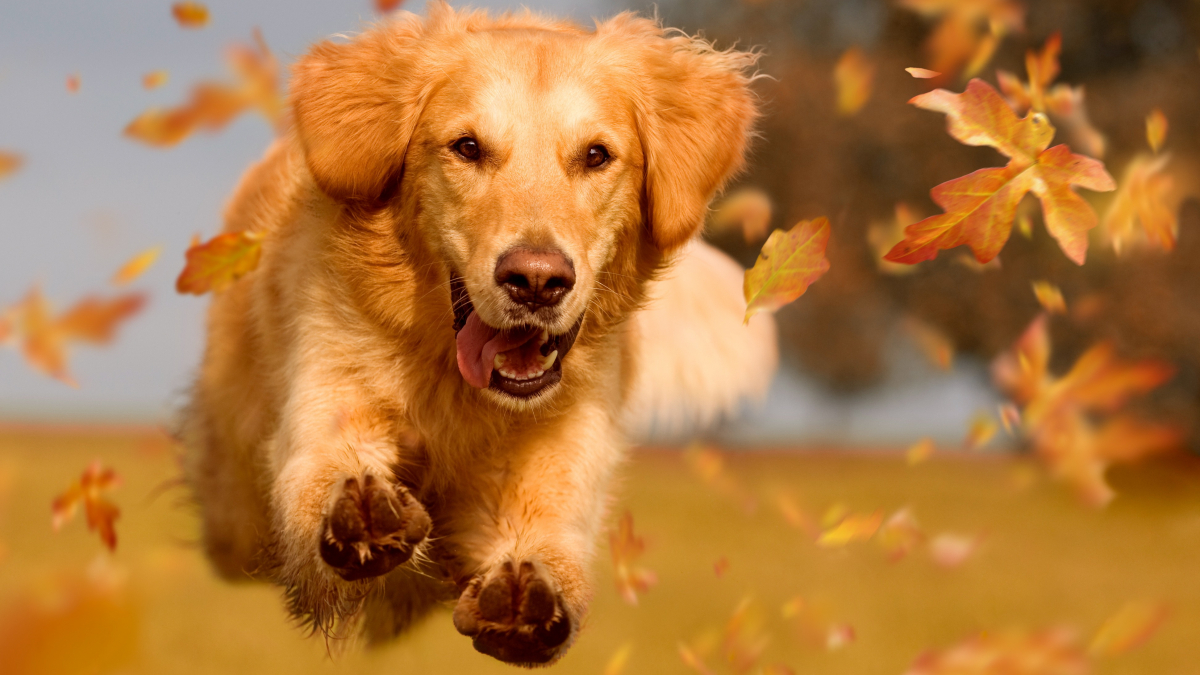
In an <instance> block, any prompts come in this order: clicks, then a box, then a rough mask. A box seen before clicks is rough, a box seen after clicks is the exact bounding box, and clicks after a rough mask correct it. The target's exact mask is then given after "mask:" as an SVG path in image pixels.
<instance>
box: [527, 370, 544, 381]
mask: <svg viewBox="0 0 1200 675" xmlns="http://www.w3.org/2000/svg"><path fill="white" fill-rule="evenodd" d="M545 374H546V371H544V370H539V371H537V372H536V373H531V374H530V375H529V379H531V380H532V379H534V378H538V377H541V376H542V375H545Z"/></svg>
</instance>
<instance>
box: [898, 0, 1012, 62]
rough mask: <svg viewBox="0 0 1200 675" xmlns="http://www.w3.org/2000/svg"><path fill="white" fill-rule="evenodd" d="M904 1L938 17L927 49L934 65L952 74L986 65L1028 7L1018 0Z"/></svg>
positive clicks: (915, 9)
mask: <svg viewBox="0 0 1200 675" xmlns="http://www.w3.org/2000/svg"><path fill="white" fill-rule="evenodd" d="M900 5H901V6H902V7H905V8H907V9H910V10H913V11H915V12H917V13H919V14H921V15H923V16H926V17H930V18H937V19H938V24H937V26H936V27H935V28H934V29H933V32H932V33H931V34H930V35H929V38H928V39H926V41H925V51H926V52H928V54H929V58H930V68H931V69H932V70H934V71H938V72H940V73H947V74H948V75H950V76H954V75H956V74H957V73H959V71H961V70H962V69H963V68H964V67H968V66H969V67H970V69H972V70H975V71H978V70H979V69H982V68H983V67H984V66H985V65H987V62H988V61H989V60H990V59H991V56H992V54H994V53H995V51H996V48H997V47H998V46H999V42H1000V40H1001V39H1003V37H1004V36H1005V35H1007V34H1008V33H1011V32H1013V31H1019V30H1021V29H1022V28H1023V27H1024V24H1025V8H1024V7H1023V6H1022V5H1021V3H1019V2H1016V1H1015V0H901V2H900ZM969 76H970V74H968V77H969Z"/></svg>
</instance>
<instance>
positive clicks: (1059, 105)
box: [996, 33, 1107, 157]
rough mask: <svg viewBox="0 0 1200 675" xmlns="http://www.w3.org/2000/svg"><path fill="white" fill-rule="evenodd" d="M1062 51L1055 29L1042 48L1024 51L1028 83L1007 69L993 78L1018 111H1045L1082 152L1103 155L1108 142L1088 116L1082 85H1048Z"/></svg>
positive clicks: (1052, 78) (1060, 38) (1056, 72)
mask: <svg viewBox="0 0 1200 675" xmlns="http://www.w3.org/2000/svg"><path fill="white" fill-rule="evenodd" d="M1061 52H1062V36H1061V35H1060V34H1059V33H1054V34H1053V35H1051V36H1050V37H1049V38H1048V39H1047V40H1046V44H1045V45H1043V47H1042V51H1040V52H1035V51H1033V50H1032V49H1031V50H1029V51H1027V52H1025V71H1026V73H1027V74H1028V75H1029V82H1028V83H1024V82H1022V81H1021V80H1020V78H1018V77H1017V76H1016V75H1013V74H1012V73H1010V72H1008V71H1006V70H997V71H996V81H997V83H998V84H999V85H1000V91H1002V92H1004V95H1005V96H1006V97H1008V102H1009V103H1010V104H1011V105H1012V107H1013V109H1014V110H1015V111H1016V112H1017V114H1018V115H1020V114H1024V113H1025V112H1026V111H1028V110H1036V111H1038V112H1043V113H1047V114H1049V115H1050V117H1051V119H1052V120H1054V121H1056V122H1057V123H1059V124H1061V125H1062V126H1063V128H1064V129H1065V130H1066V131H1067V133H1068V135H1069V136H1071V139H1072V143H1074V144H1075V145H1077V146H1078V147H1080V148H1082V149H1083V151H1084V153H1085V154H1088V155H1091V156H1092V157H1103V156H1104V150H1105V146H1106V145H1107V143H1106V141H1105V140H1104V135H1103V134H1101V133H1100V132H1099V130H1097V129H1096V127H1094V126H1093V125H1092V123H1091V121H1090V120H1089V119H1088V115H1087V108H1086V107H1085V105H1084V90H1083V87H1071V86H1070V85H1067V84H1057V85H1054V86H1053V87H1051V86H1050V83H1052V82H1053V81H1054V79H1055V78H1057V77H1058V73H1059V65H1058V57H1059V54H1060V53H1061Z"/></svg>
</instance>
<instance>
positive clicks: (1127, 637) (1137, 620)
mask: <svg viewBox="0 0 1200 675" xmlns="http://www.w3.org/2000/svg"><path fill="white" fill-rule="evenodd" d="M1169 615H1170V612H1169V610H1168V609H1167V606H1166V605H1164V604H1162V603H1157V602H1131V603H1129V604H1127V605H1125V606H1124V607H1122V608H1121V609H1120V611H1118V612H1117V613H1116V614H1114V615H1113V616H1111V617H1109V618H1108V619H1107V620H1106V621H1105V622H1104V624H1103V625H1102V626H1100V629H1099V630H1098V631H1096V635H1095V637H1093V638H1092V643H1091V645H1089V647H1088V651H1089V652H1091V653H1092V654H1095V655H1097V656H1115V655H1117V654H1124V653H1125V652H1128V651H1130V650H1133V649H1137V648H1138V647H1140V646H1142V645H1143V644H1145V643H1146V641H1148V640H1149V639H1150V638H1151V637H1152V636H1153V635H1154V633H1155V632H1157V631H1158V629H1159V628H1160V627H1162V625H1163V623H1164V622H1166V620H1167V617H1168V616H1169Z"/></svg>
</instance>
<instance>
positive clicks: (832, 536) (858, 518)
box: [817, 511, 883, 548]
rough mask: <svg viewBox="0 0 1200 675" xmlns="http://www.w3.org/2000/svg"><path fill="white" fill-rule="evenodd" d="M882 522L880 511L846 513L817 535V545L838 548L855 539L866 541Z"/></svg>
mask: <svg viewBox="0 0 1200 675" xmlns="http://www.w3.org/2000/svg"><path fill="white" fill-rule="evenodd" d="M882 522H883V512H882V511H875V512H874V513H869V514H851V515H848V516H846V517H845V518H842V519H841V520H840V521H839V522H838V523H837V524H836V525H834V526H833V527H830V528H828V529H826V530H825V531H824V532H822V533H821V536H819V537H817V546H820V547H822V548H838V547H841V546H845V545H846V544H849V543H851V542H855V541H867V540H869V539H870V538H871V537H873V536H875V532H877V531H878V530H879V526H880V524H881V523H882Z"/></svg>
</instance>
